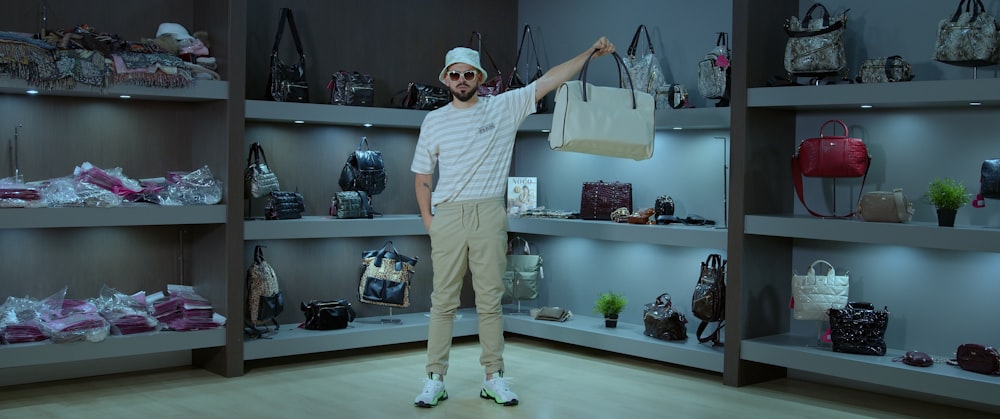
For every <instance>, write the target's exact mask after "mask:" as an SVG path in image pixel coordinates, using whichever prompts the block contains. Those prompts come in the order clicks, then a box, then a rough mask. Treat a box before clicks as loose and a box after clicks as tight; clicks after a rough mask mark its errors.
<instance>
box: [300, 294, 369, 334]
mask: <svg viewBox="0 0 1000 419" xmlns="http://www.w3.org/2000/svg"><path fill="white" fill-rule="evenodd" d="M301 306H302V307H301V308H302V313H303V314H305V316H306V321H305V322H303V323H302V325H301V326H300V327H302V328H303V329H307V330H337V329H346V328H347V324H348V323H350V322H353V321H354V317H355V316H356V314H355V312H354V307H351V303H349V302H347V300H344V299H340V300H333V301H316V300H312V301H310V302H309V304H306V303H304V302H303V303H301Z"/></svg>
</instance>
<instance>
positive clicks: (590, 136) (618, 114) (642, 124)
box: [549, 53, 654, 160]
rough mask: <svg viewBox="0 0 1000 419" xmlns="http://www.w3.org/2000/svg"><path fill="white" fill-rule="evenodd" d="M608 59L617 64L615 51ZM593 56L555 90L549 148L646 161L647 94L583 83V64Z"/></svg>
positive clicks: (649, 147)
mask: <svg viewBox="0 0 1000 419" xmlns="http://www.w3.org/2000/svg"><path fill="white" fill-rule="evenodd" d="M612 56H614V58H615V60H616V61H618V63H619V64H621V63H622V58H621V56H620V55H618V53H612ZM593 57H594V56H593V54H591V56H590V57H588V58H587V62H586V63H584V65H583V70H581V71H580V80H571V81H567V82H565V83H563V84H562V85H561V86H559V90H557V91H556V95H555V102H556V106H555V112H554V113H553V116H552V131H551V132H549V147H551V148H552V149H553V150H558V151H575V152H578V153H586V154H596V155H601V156H609V157H622V158H630V159H633V160H645V159H648V158H650V157H652V156H653V134H654V128H653V109H654V104H653V96H652V95H650V94H649V93H645V92H641V91H638V90H635V89H620V88H616V87H603V86H593V85H591V84H589V83H587V66H588V65H589V64H590V59H591V58H593ZM625 75H628V73H627V72H626V73H625ZM619 77H621V75H619ZM629 77H631V76H629ZM629 84H630V85H631V82H629Z"/></svg>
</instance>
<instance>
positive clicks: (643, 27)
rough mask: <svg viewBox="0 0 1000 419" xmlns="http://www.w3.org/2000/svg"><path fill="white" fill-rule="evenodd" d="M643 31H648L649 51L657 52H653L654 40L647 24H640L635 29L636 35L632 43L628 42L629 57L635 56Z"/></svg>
mask: <svg viewBox="0 0 1000 419" xmlns="http://www.w3.org/2000/svg"><path fill="white" fill-rule="evenodd" d="M643 32H645V33H646V45H649V53H650V54H655V53H654V52H653V41H652V40H651V39H650V37H649V30H648V29H646V25H639V27H638V28H637V29H636V30H635V35H634V36H632V43H630V44H628V56H629V57H635V52H636V49H638V47H639V35H641V34H642V33H643Z"/></svg>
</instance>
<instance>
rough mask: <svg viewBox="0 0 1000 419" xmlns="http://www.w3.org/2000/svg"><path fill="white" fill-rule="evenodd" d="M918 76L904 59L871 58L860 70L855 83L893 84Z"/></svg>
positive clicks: (893, 57)
mask: <svg viewBox="0 0 1000 419" xmlns="http://www.w3.org/2000/svg"><path fill="white" fill-rule="evenodd" d="M914 77H916V75H914V74H913V69H912V68H910V63H908V62H906V61H903V57H900V56H898V55H892V56H889V57H885V58H881V57H880V58H869V59H867V60H865V62H864V63H862V64H861V68H860V69H858V76H857V77H856V78H855V79H854V81H856V82H858V83H891V82H897V81H910V80H913V78H914Z"/></svg>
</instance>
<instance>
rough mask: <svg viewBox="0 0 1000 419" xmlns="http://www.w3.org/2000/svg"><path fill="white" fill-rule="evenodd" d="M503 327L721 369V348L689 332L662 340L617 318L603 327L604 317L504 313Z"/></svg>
mask: <svg viewBox="0 0 1000 419" xmlns="http://www.w3.org/2000/svg"><path fill="white" fill-rule="evenodd" d="M504 330H505V331H507V332H511V333H517V334H521V335H526V336H533V337H538V338H542V339H549V340H554V341H558V342H564V343H570V344H573V345H579V346H586V347H588V348H595V349H601V350H605V351H609V352H615V353H620V354H625V355H631V356H637V357H641V358H646V359H652V360H656V361H661V362H668V363H671V364H677V365H683V366H687V367H693V368H699V369H703V370H707V371H714V372H720V373H721V372H722V366H723V347H721V346H719V347H713V346H711V345H710V344H700V343H698V339H697V338H696V337H695V336H694V335H693V334H692V332H688V338H687V340H684V341H671V342H667V341H662V340H658V339H654V338H651V337H649V336H646V335H643V334H642V332H643V330H644V327H643V325H641V324H633V323H623V322H622V321H620V320H619V321H618V327H616V328H612V329H609V328H606V327H604V319H602V318H598V317H590V316H580V315H576V314H574V315H573V317H572V318H570V319H569V320H567V321H565V322H553V321H545V320H535V319H534V318H532V317H531V316H528V315H525V314H518V315H509V314H508V315H505V316H504Z"/></svg>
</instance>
